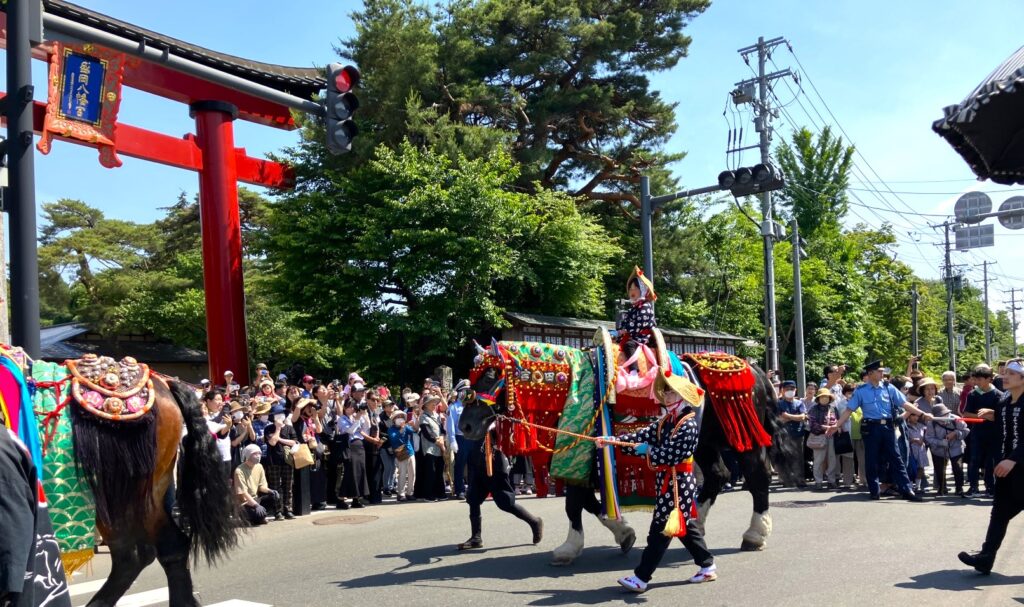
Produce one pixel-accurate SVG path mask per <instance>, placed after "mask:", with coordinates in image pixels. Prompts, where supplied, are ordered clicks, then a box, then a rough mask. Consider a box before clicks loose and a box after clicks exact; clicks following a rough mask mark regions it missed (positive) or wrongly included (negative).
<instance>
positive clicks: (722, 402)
mask: <svg viewBox="0 0 1024 607" xmlns="http://www.w3.org/2000/svg"><path fill="white" fill-rule="evenodd" d="M683 360H684V361H686V362H688V363H690V364H691V365H693V367H694V370H695V371H696V372H697V374H698V375H699V377H700V379H701V383H702V384H703V386H704V389H705V390H707V395H708V397H709V398H708V400H710V401H711V406H712V407H713V408H714V410H715V415H716V416H717V417H718V421H719V423H720V424H721V426H722V431H723V432H724V433H725V438H726V440H727V441H728V442H729V445H730V446H731V447H732V448H733V449H735V450H736V451H738V452H741V453H742V452H745V451H750V450H751V449H754V448H755V447H767V446H770V445H771V444H772V437H771V436H770V435H769V434H768V433H767V432H765V430H764V426H762V425H761V422H760V420H759V419H758V416H757V410H756V409H755V407H754V383H755V381H756V377H755V376H754V371H753V370H752V369H751V368H750V365H748V364H747V361H745V360H743V359H742V358H739V357H737V356H733V355H731V354H725V353H722V352H702V353H700V354H686V355H684V356H683Z"/></svg>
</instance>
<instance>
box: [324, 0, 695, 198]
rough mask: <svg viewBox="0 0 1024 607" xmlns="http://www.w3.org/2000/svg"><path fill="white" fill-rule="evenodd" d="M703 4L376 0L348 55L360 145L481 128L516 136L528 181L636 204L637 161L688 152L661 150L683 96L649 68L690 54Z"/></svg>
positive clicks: (527, 185)
mask: <svg viewBox="0 0 1024 607" xmlns="http://www.w3.org/2000/svg"><path fill="white" fill-rule="evenodd" d="M708 4H709V3H708V2H707V0H655V1H653V2H645V3H643V4H637V3H636V2H630V1H628V0H607V1H605V2H599V3H595V2H588V1H582V0H568V1H565V0H562V1H555V0H544V1H542V2H536V1H534V0H512V1H509V0H458V1H456V2H451V3H448V4H446V5H443V6H442V5H439V6H438V7H437V8H427V7H424V6H423V5H421V4H419V3H416V2H413V1H411V0H369V1H367V2H366V3H365V5H364V8H363V10H361V11H357V12H355V13H353V15H352V17H353V21H354V22H355V24H356V32H357V35H356V37H355V38H353V39H352V40H348V41H346V45H345V46H346V50H345V51H344V52H343V53H342V54H343V56H345V57H346V58H348V59H351V60H353V61H355V62H356V63H357V64H358V65H359V66H360V68H361V69H362V71H363V73H364V75H365V77H364V83H365V84H364V88H363V96H364V97H365V98H366V100H367V101H368V102H367V103H366V104H365V106H364V107H365V110H360V116H361V118H360V119H361V120H362V121H364V123H365V125H366V127H367V128H365V129H364V130H365V132H368V133H371V136H370V137H363V139H364V142H363V143H362V145H363V146H364V147H363V148H362V151H364V152H365V151H366V146H371V145H376V144H378V143H384V144H386V145H388V146H391V147H395V146H397V145H398V144H399V143H400V142H401V140H402V139H403V138H405V137H409V138H410V139H411V140H412V141H413V142H415V143H420V144H425V143H429V144H431V145H432V146H436V144H437V142H436V138H437V137H438V130H440V131H442V132H443V133H444V136H446V137H450V138H452V139H451V141H455V142H457V144H458V145H459V146H460V147H461V146H462V145H463V144H464V143H465V140H466V139H467V138H472V137H473V136H474V135H473V134H472V133H473V131H474V129H475V128H477V127H484V128H486V129H488V130H489V131H490V132H492V133H496V134H507V135H509V145H510V149H511V151H512V153H513V156H514V157H515V159H516V160H517V161H518V163H519V164H521V165H522V170H521V171H520V173H519V177H518V179H517V181H516V186H518V187H520V188H522V189H524V190H525V191H535V189H536V188H538V187H540V188H544V189H551V188H558V189H562V190H566V191H570V192H572V193H573V194H574V195H577V196H583V197H586V198H589V199H591V200H603V201H608V202H611V203H616V204H621V203H624V202H630V203H634V204H635V203H636V197H635V196H634V194H633V193H631V192H630V191H627V190H629V189H632V187H633V186H632V185H631V184H634V183H635V182H636V179H637V176H638V174H639V171H641V170H646V169H649V168H651V167H661V166H663V165H664V164H665V163H667V162H669V161H671V160H673V159H676V158H679V157H680V156H678V155H676V156H673V155H667V154H664V153H663V152H661V151H660V149H661V146H662V145H663V144H664V143H665V141H666V140H667V138H668V137H669V136H670V135H671V134H672V133H673V132H674V130H675V117H674V106H673V105H672V104H669V103H667V102H665V101H664V100H663V99H661V97H660V96H659V95H658V93H657V92H654V91H652V90H650V83H649V80H648V77H647V74H648V73H651V72H658V71H664V70H667V69H670V68H672V67H674V66H675V65H676V64H677V63H678V61H679V60H680V59H682V58H683V57H685V56H686V52H687V49H688V48H689V44H690V38H689V37H688V36H686V35H685V34H684V33H683V31H684V29H685V26H686V24H687V23H688V22H689V21H690V20H691V19H692V18H694V17H695V16H697V15H698V14H700V13H701V12H702V11H703V10H704V9H706V8H707V6H708ZM410 100H412V101H413V102H414V105H418V106H419V109H420V110H428V111H429V114H427V113H425V112H423V111H417V110H416V108H415V107H410V105H409V102H410ZM412 118H415V119H412ZM476 136H479V135H476ZM484 151H485V152H486V151H487V150H486V149H485V150H484ZM461 152H462V153H464V154H467V155H470V156H472V155H471V154H469V153H468V152H469V150H466V149H461ZM367 157H368V155H367ZM627 185H628V186H629V187H628V188H627V187H624V186H627Z"/></svg>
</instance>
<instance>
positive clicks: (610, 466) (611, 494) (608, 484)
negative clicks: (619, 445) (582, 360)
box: [595, 352, 622, 521]
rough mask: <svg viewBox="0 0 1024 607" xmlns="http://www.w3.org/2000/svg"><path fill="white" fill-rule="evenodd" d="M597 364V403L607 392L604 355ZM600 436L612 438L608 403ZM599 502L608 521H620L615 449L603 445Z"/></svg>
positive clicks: (598, 354) (606, 369) (605, 407)
mask: <svg viewBox="0 0 1024 607" xmlns="http://www.w3.org/2000/svg"><path fill="white" fill-rule="evenodd" d="M595 359H596V362H597V385H598V388H597V395H598V397H599V398H600V401H599V402H603V401H605V392H606V391H607V390H608V380H607V377H608V376H607V373H608V367H607V366H606V365H605V360H604V355H603V354H602V352H598V353H597V355H596V356H595ZM601 436H612V416H611V411H610V407H609V405H608V403H605V404H604V405H602V406H601ZM600 478H601V497H602V498H603V499H602V500H601V501H602V502H603V503H604V511H605V512H604V514H605V516H606V517H608V519H610V520H615V521H621V520H622V509H621V508H620V507H619V493H618V491H617V490H616V487H617V486H618V479H617V478H616V468H615V447H613V446H612V445H605V447H604V448H603V449H601V477H600Z"/></svg>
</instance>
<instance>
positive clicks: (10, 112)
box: [4, 0, 41, 358]
mask: <svg viewBox="0 0 1024 607" xmlns="http://www.w3.org/2000/svg"><path fill="white" fill-rule="evenodd" d="M39 4H40V2H39V0H8V1H7V97H6V99H4V105H6V108H5V110H6V114H7V141H6V146H7V156H8V179H9V180H10V188H9V190H8V192H9V193H10V200H9V201H5V205H6V208H7V211H8V216H9V219H10V222H11V234H10V238H11V293H12V294H13V297H12V298H11V325H12V329H13V331H12V333H13V335H12V338H13V342H14V344H16V345H19V346H21V347H22V348H24V349H25V352H26V353H27V354H28V355H29V356H31V357H33V358H39V356H40V354H41V352H40V349H39V259H38V257H37V252H36V189H35V157H34V150H33V149H32V142H33V135H32V111H33V107H32V100H33V97H34V94H35V91H34V89H33V87H32V41H31V40H32V38H34V37H41V36H39V35H38V34H39V32H38V31H34V30H36V29H37V28H35V27H34V26H33V17H32V15H33V14H36V15H38V11H37V10H35V9H36V8H38V5H39Z"/></svg>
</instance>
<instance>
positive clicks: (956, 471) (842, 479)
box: [773, 357, 1005, 498]
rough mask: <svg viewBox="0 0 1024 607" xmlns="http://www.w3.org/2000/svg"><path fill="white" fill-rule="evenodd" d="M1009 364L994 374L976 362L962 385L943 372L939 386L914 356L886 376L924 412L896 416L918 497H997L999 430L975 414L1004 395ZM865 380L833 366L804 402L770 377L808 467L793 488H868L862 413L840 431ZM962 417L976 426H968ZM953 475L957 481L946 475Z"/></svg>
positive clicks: (885, 476)
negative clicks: (897, 371) (901, 370)
mask: <svg viewBox="0 0 1024 607" xmlns="http://www.w3.org/2000/svg"><path fill="white" fill-rule="evenodd" d="M1004 364H1005V363H999V365H998V367H997V369H995V370H993V369H992V368H991V367H990V366H989V365H987V364H979V365H977V366H975V367H974V368H973V369H972V371H971V372H970V373H969V374H968V375H967V376H965V377H962V378H959V379H960V381H958V378H957V377H956V374H955V373H953V372H952V371H946V372H945V373H943V374H942V375H941V376H940V380H939V381H936V380H935V379H934V378H931V377H928V376H926V375H924V374H923V373H922V372H921V371H920V370H919V369H918V360H917V358H916V357H911V358H910V360H909V362H908V365H907V369H906V373H905V374H902V375H894V374H891V373H886V376H885V382H886V383H888V384H889V385H891V386H893V387H894V388H896V389H897V390H899V391H900V393H902V395H903V396H904V398H905V399H906V401H907V402H910V403H912V404H914V405H916V406H917V408H918V409H919V410H921V411H922V412H924V414H925V415H917V414H913V413H911V412H908V411H904V410H902V409H899V410H898V411H897V412H896V415H895V416H894V417H895V426H896V429H897V437H898V440H897V447H898V451H899V455H900V458H901V459H902V461H903V464H904V466H905V467H906V470H907V473H908V476H909V477H910V479H911V481H912V483H913V487H914V490H915V492H918V493H925V492H927V491H929V490H934V494H935V495H937V496H945V495H949V494H951V493H952V494H955V495H958V496H961V497H964V498H972V497H977V496H981V495H986V496H987V497H992V493H993V490H994V486H995V485H994V479H993V469H994V468H995V463H996V453H995V450H997V449H998V445H997V442H998V441H997V440H996V439H995V438H994V437H995V434H996V428H995V427H994V423H993V422H991V421H980V420H979V418H978V415H977V412H978V411H979V410H981V409H994V408H996V403H997V402H998V400H999V398H1000V397H1001V396H1002V391H1001V379H1000V373H1001V372H1002V369H1003V366H1004ZM863 381H864V377H863V376H861V377H860V381H856V380H854V379H853V378H851V377H849V376H847V368H846V367H845V366H842V365H828V366H827V367H826V368H825V369H824V372H823V377H822V379H821V381H820V382H816V381H811V382H808V383H807V385H806V387H805V396H804V397H803V398H798V397H797V386H796V383H795V382H793V381H779V380H776V379H773V385H774V387H775V390H776V392H777V399H778V415H779V421H780V422H781V423H782V424H783V425H784V427H785V430H786V431H787V432H788V433H789V434H790V436H791V437H793V438H795V439H797V440H798V441H799V442H800V443H801V444H802V445H803V446H804V457H803V460H804V461H803V469H802V470H800V472H799V473H798V474H797V475H796V479H795V482H793V484H795V485H797V486H800V487H804V486H807V485H808V484H809V483H813V486H814V488H815V489H817V490H835V491H848V490H866V489H867V480H866V478H865V464H864V462H865V459H864V441H863V437H862V435H861V419H860V418H861V415H862V412H861V411H860V410H857V411H855V412H854V413H853V414H852V415H851V416H850V417H849V419H848V420H847V421H846V422H845V423H844V424H843V427H841V428H840V427H837V423H838V422H839V421H840V417H841V416H842V413H843V412H844V410H845V409H846V403H847V401H848V400H849V399H850V398H851V396H852V394H853V392H854V390H855V389H856V388H857V387H858V386H859V385H861V384H862V383H863ZM965 418H974V419H975V420H978V422H977V423H975V422H973V421H972V423H969V424H968V423H966V422H965V421H964V419H965ZM965 467H966V469H967V474H966V479H965V475H964V468H965ZM950 472H951V473H952V483H950V482H949V479H948V477H947V474H948V473H950ZM880 480H881V482H882V492H883V495H885V494H889V495H897V494H898V493H897V488H896V487H895V484H894V482H893V480H892V478H891V477H889V473H888V471H883V472H882V474H881V477H880Z"/></svg>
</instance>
